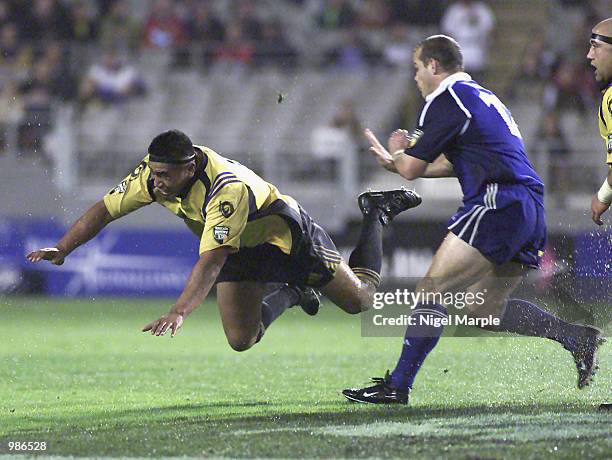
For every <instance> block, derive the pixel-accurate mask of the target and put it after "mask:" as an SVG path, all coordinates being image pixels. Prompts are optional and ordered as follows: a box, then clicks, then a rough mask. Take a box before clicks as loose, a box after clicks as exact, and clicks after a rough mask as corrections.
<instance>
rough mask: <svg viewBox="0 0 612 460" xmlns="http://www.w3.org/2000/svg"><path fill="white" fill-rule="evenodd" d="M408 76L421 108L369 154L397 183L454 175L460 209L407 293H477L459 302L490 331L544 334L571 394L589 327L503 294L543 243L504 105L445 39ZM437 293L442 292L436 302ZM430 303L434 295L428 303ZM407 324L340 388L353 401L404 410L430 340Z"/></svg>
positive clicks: (533, 189)
mask: <svg viewBox="0 0 612 460" xmlns="http://www.w3.org/2000/svg"><path fill="white" fill-rule="evenodd" d="M413 60H414V66H415V69H416V75H415V80H416V82H417V85H418V87H419V90H420V92H421V94H422V95H423V97H424V98H425V106H424V108H423V110H422V112H421V115H420V118H419V120H418V127H417V129H416V130H415V131H414V132H413V133H412V134H410V135H409V134H408V133H407V132H406V131H402V130H398V131H395V132H394V133H393V134H392V135H391V136H390V138H389V149H388V150H387V149H385V147H383V146H382V145H381V143H380V142H379V141H378V140H377V139H376V137H375V136H374V134H372V132H370V131H368V130H366V137H368V139H369V140H370V143H371V144H372V147H371V152H372V153H373V154H374V155H375V157H376V158H377V161H378V162H379V164H380V165H382V166H383V167H384V168H386V169H387V170H389V171H391V172H393V173H397V174H399V175H401V176H402V177H404V178H406V179H407V180H414V179H417V178H419V177H426V178H436V177H457V179H458V180H459V183H460V185H461V189H462V192H463V205H462V206H461V207H460V208H459V210H458V211H457V213H456V214H455V215H454V216H453V217H452V218H451V219H450V221H449V223H448V230H449V232H448V234H447V236H446V238H445V239H444V241H443V242H442V244H441V246H440V247H439V248H438V250H437V252H436V253H435V255H434V258H433V261H432V263H431V266H430V267H429V270H428V271H427V274H426V276H425V278H423V279H422V280H421V281H420V282H419V284H418V286H417V292H418V291H422V292H423V293H431V294H434V295H429V296H425V297H424V298H432V297H434V298H435V294H436V293H438V294H439V293H456V292H472V293H474V294H475V293H480V294H482V293H485V302H484V303H482V305H479V303H478V302H474V304H473V305H471V306H468V307H467V308H468V309H470V311H469V314H470V315H472V316H473V317H487V316H489V315H495V316H496V317H498V318H499V319H500V324H499V325H498V326H495V328H494V330H496V331H505V332H513V333H516V334H520V335H527V336H537V337H545V338H548V339H552V340H555V341H557V342H559V343H560V344H561V345H563V347H565V348H566V349H567V350H568V351H569V352H570V353H571V354H572V357H573V359H574V361H575V364H576V368H577V370H578V388H583V387H584V386H586V385H588V384H589V382H590V381H591V379H592V376H593V374H594V371H595V368H596V367H595V364H594V362H595V352H596V350H597V347H598V345H599V344H600V343H601V342H602V341H603V340H602V339H601V338H600V337H599V331H598V330H596V329H594V328H591V327H587V326H581V325H574V324H568V323H566V322H564V321H562V320H560V319H559V318H556V317H555V316H553V315H551V314H549V313H547V312H546V311H544V310H541V309H540V308H538V307H537V306H536V305H534V304H532V303H530V302H528V301H525V300H519V299H511V298H509V297H510V294H511V293H512V291H513V290H514V289H515V287H516V286H517V285H518V283H519V282H520V281H521V279H522V277H523V276H524V275H525V274H526V273H527V271H528V270H529V269H532V268H538V265H539V261H540V257H541V256H542V253H543V251H544V247H545V243H546V223H545V214H544V185H543V183H542V181H541V180H540V178H539V177H538V175H537V173H536V172H535V171H534V169H533V167H532V166H531V164H530V162H529V160H528V158H527V155H526V154H525V149H524V145H523V141H522V139H521V134H520V132H519V129H518V127H517V125H516V123H515V122H514V120H513V118H512V116H511V114H510V112H509V111H508V109H507V108H506V107H505V106H504V105H503V104H502V102H501V101H500V100H499V99H498V98H497V96H495V95H494V94H493V93H492V92H491V91H489V90H487V89H485V88H483V87H481V86H480V85H478V83H476V82H475V81H473V80H472V79H471V77H470V76H469V75H468V74H466V73H464V72H463V64H462V62H463V58H462V53H461V49H460V47H459V45H458V44H457V42H456V41H455V40H453V39H452V38H450V37H447V36H443V35H435V36H432V37H429V38H427V39H425V40H424V41H423V42H421V43H420V44H419V45H418V46H417V47H416V49H415V51H414V54H413ZM445 297H446V296H445ZM438 298H439V297H438ZM432 314H433V315H437V316H438V317H447V315H448V312H447V309H446V307H445V306H444V305H440V304H436V303H432V302H428V303H420V304H418V305H416V308H415V309H414V311H413V313H412V316H413V317H414V318H415V319H418V317H419V315H432ZM422 323H424V322H421V321H414V325H409V326H408V328H407V330H406V335H405V339H404V345H403V348H402V353H401V356H400V358H399V361H398V363H397V365H396V367H395V369H394V370H393V372H391V373H390V374H389V373H387V374H386V376H385V377H383V378H374V379H372V380H373V383H374V385H371V386H368V387H366V388H357V389H347V390H344V391H343V394H344V396H345V397H346V398H347V399H349V400H351V401H356V402H364V403H378V404H397V403H399V404H406V403H407V402H408V397H409V394H410V391H411V388H412V385H413V382H414V379H415V377H416V375H417V372H418V371H419V369H420V367H421V365H422V364H423V361H424V360H425V358H426V357H427V355H428V354H429V353H430V352H431V350H432V349H433V348H434V347H435V345H436V344H437V342H438V340H439V338H440V335H441V334H442V329H443V327H444V326H443V324H439V325H438V327H435V326H430V325H427V324H422Z"/></svg>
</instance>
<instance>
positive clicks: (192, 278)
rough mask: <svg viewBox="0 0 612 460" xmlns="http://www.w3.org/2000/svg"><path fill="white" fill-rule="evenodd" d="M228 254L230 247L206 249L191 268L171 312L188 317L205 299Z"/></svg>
mask: <svg viewBox="0 0 612 460" xmlns="http://www.w3.org/2000/svg"><path fill="white" fill-rule="evenodd" d="M228 254H229V248H226V247H221V248H218V249H213V250H212V251H206V252H204V253H203V254H202V255H201V256H200V259H199V260H198V262H197V263H196V264H195V266H194V267H193V269H192V270H191V274H190V275H189V279H188V280H187V284H186V285H185V289H183V292H182V293H181V295H180V296H179V298H178V299H177V301H176V303H175V304H174V305H173V306H172V308H171V309H170V313H176V314H179V315H181V316H183V318H186V317H187V316H188V315H189V314H190V313H191V312H192V311H193V310H195V309H196V308H197V307H198V305H200V304H201V303H202V302H203V301H204V299H205V298H206V296H207V295H208V293H209V292H210V290H211V288H212V287H213V284H214V283H215V280H216V279H217V276H218V275H219V272H220V271H221V268H222V267H223V264H225V260H226V259H227V255H228Z"/></svg>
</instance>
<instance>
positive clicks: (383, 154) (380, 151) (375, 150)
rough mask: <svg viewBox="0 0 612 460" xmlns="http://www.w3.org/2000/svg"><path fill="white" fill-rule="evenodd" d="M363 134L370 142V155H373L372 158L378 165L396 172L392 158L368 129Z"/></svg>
mask: <svg viewBox="0 0 612 460" xmlns="http://www.w3.org/2000/svg"><path fill="white" fill-rule="evenodd" d="M363 134H364V135H365V137H366V139H367V140H368V142H370V145H371V147H370V153H371V154H372V155H374V158H376V161H377V162H378V164H379V165H381V166H382V167H383V168H385V169H388V170H389V171H393V172H396V171H397V170H396V169H395V164H394V163H393V157H392V156H391V154H390V153H389V152H388V151H387V149H386V148H385V147H384V146H383V145H382V144H381V143H380V141H379V140H378V139H377V138H376V136H375V135H374V133H373V132H372V131H370V130H369V129H366V130H365V131H364V132H363Z"/></svg>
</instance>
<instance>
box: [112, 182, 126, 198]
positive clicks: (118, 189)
mask: <svg viewBox="0 0 612 460" xmlns="http://www.w3.org/2000/svg"><path fill="white" fill-rule="evenodd" d="M126 187H127V181H125V180H124V181H121V183H120V184H119V185H117V186H116V187H115V188H114V189H112V190H111V191H110V194H111V195H112V194H113V193H125V189H126Z"/></svg>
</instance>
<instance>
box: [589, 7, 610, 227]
mask: <svg viewBox="0 0 612 460" xmlns="http://www.w3.org/2000/svg"><path fill="white" fill-rule="evenodd" d="M587 59H589V60H590V61H591V65H592V66H593V67H595V79H596V80H597V82H598V83H599V84H600V85H601V87H602V92H603V97H602V99H601V105H600V106H599V133H600V134H601V137H603V139H604V142H605V145H606V152H607V156H606V163H607V164H608V176H607V177H606V178H605V179H604V181H603V184H602V185H601V188H600V189H599V191H598V192H597V193H596V194H595V196H594V197H593V199H592V200H591V214H592V218H593V222H595V223H596V224H597V225H603V222H602V220H601V215H602V214H603V213H604V212H606V211H607V210H608V208H609V207H610V203H612V18H608V19H605V20H603V21H601V22H600V23H599V24H597V25H596V26H595V27H593V30H592V34H591V48H590V49H589V53H588V54H587Z"/></svg>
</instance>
